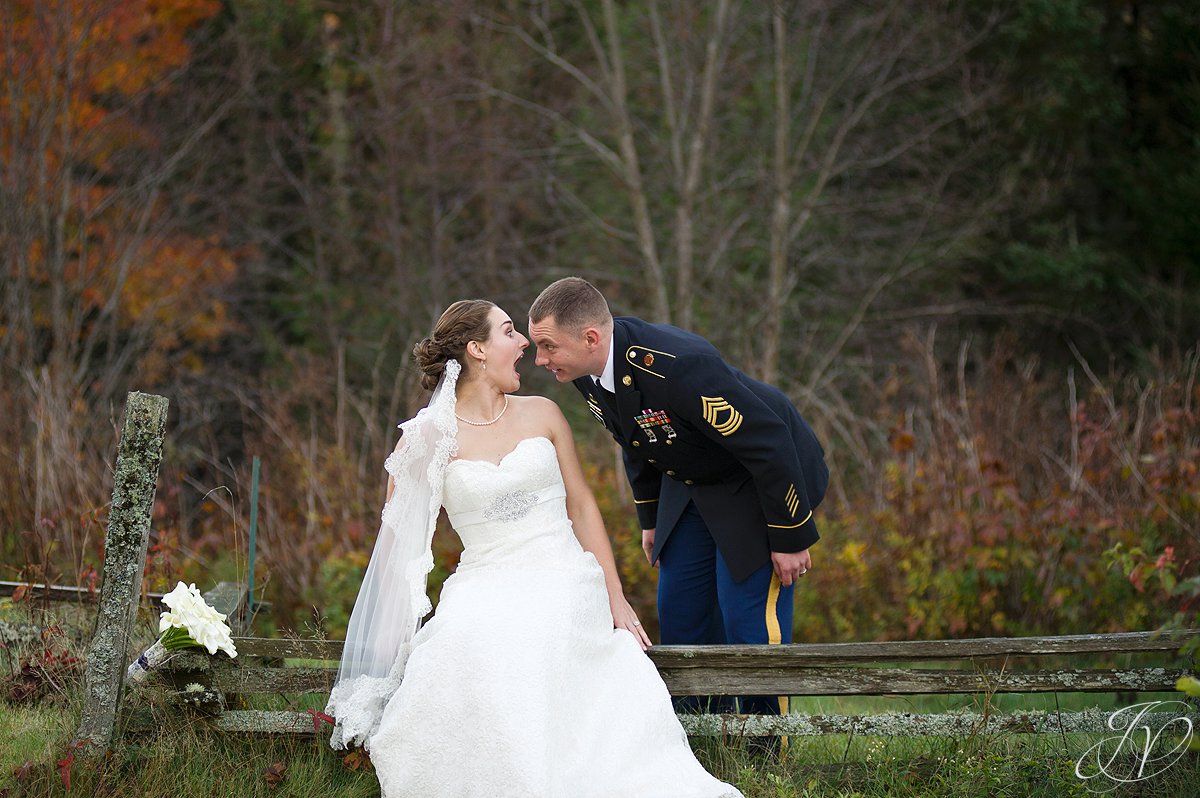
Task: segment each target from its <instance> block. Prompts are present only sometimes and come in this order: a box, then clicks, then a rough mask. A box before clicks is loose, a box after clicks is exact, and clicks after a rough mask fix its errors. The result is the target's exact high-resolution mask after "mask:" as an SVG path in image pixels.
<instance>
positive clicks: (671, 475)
mask: <svg viewBox="0 0 1200 798" xmlns="http://www.w3.org/2000/svg"><path fill="white" fill-rule="evenodd" d="M667 476H669V477H673V476H675V472H674V471H668V472H667Z"/></svg>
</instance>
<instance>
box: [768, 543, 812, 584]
mask: <svg viewBox="0 0 1200 798" xmlns="http://www.w3.org/2000/svg"><path fill="white" fill-rule="evenodd" d="M771 563H772V564H773V565H774V566H775V573H776V575H778V576H779V583H780V584H781V585H783V586H784V587H790V586H791V584H792V582H795V581H796V580H797V579H799V578H800V577H802V576H804V574H806V573H808V569H809V568H812V555H810V554H809V553H808V549H805V550H804V551H796V552H787V551H773V552H771Z"/></svg>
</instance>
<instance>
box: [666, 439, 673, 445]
mask: <svg viewBox="0 0 1200 798" xmlns="http://www.w3.org/2000/svg"><path fill="white" fill-rule="evenodd" d="M672 443H674V441H673V440H671V439H670V438H667V446H670V445H671V444H672Z"/></svg>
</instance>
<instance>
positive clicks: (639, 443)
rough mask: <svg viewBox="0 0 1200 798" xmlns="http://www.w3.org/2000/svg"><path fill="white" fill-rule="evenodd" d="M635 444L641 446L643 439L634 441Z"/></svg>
mask: <svg viewBox="0 0 1200 798" xmlns="http://www.w3.org/2000/svg"><path fill="white" fill-rule="evenodd" d="M633 445H634V446H641V445H642V442H641V441H634V442H633Z"/></svg>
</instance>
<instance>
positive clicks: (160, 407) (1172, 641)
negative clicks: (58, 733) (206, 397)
mask: <svg viewBox="0 0 1200 798" xmlns="http://www.w3.org/2000/svg"><path fill="white" fill-rule="evenodd" d="M165 412H166V400H164V399H161V397H146V396H145V395H142V394H131V395H130V401H129V405H128V407H127V410H126V422H125V427H124V430H123V432H122V436H121V447H120V452H119V454H118V458H117V466H116V486H115V488H114V491H113V510H112V514H111V516H110V522H109V529H108V536H107V538H106V549H105V563H104V582H103V585H102V588H101V595H100V608H99V617H98V620H97V624H96V631H95V634H94V637H93V641H92V647H91V651H90V653H89V656H88V664H87V665H88V670H87V676H88V692H87V701H86V704H85V708H84V713H83V717H82V719H81V721H80V727H79V728H80V731H79V733H78V734H77V738H78V739H79V740H81V741H85V742H86V743H87V748H86V750H89V751H92V752H95V751H99V750H103V749H104V748H105V747H107V746H108V744H109V742H110V741H111V739H112V734H113V727H114V720H115V716H116V712H117V710H118V708H119V705H120V699H121V688H122V678H123V675H124V672H125V668H126V666H127V664H128V663H129V661H130V660H131V659H132V658H133V657H132V656H130V654H131V653H132V654H133V655H136V653H137V652H129V651H128V647H129V640H130V637H131V632H132V624H133V620H134V613H135V610H136V606H137V600H138V591H139V586H140V584H141V574H142V569H143V567H144V565H145V557H146V545H147V541H148V530H149V521H150V514H149V508H150V505H151V502H152V499H153V494H154V483H155V478H156V474H157V469H158V461H159V458H160V455H161V447H162V436H163V424H164V419H165ZM206 598H207V599H208V600H209V602H210V603H211V604H213V605H214V606H216V607H217V609H218V610H220V611H221V612H224V613H227V614H228V615H229V616H230V619H231V621H232V626H233V629H234V633H235V635H237V634H238V633H240V632H244V626H243V624H242V619H243V617H244V612H243V611H244V609H245V606H246V599H247V590H246V589H245V588H244V587H243V586H240V585H236V584H229V583H223V584H222V585H219V586H218V587H217V588H216V589H215V590H213V591H210V592H209V593H207V594H206ZM1198 635H1200V630H1189V631H1185V632H1180V633H1177V634H1173V635H1158V634H1155V633H1151V632H1133V633H1125V634H1097V635H1071V636H1060V637H1036V638H985V639H977V640H933V641H920V642H882V643H832V644H797V645H781V646H766V645H762V646H656V647H654V648H652V649H651V650H650V652H649V655H650V658H651V659H652V660H653V662H654V664H655V665H656V666H657V667H658V670H659V672H660V673H661V674H662V677H663V680H664V681H665V682H666V685H667V688H668V689H669V690H670V692H671V693H672V694H674V695H790V696H876V695H891V696H901V695H918V694H922V695H937V694H971V695H975V696H978V697H982V698H983V699H984V700H982V701H977V702H976V703H977V705H978V706H980V710H979V711H962V712H948V713H937V714H914V713H907V712H902V713H887V714H875V715H806V714H788V715H785V716H782V717H767V716H758V717H749V716H738V715H685V716H682V718H681V720H682V721H683V723H684V727H685V728H686V729H687V730H688V732H689V733H692V734H704V735H724V734H744V735H764V734H789V735H816V734H861V735H883V736H887V735H952V736H960V735H966V734H971V733H995V732H1008V733H1036V732H1063V733H1065V732H1081V731H1104V730H1105V729H1106V723H1107V720H1108V717H1109V713H1108V712H1105V711H1103V710H1101V709H1098V708H1097V709H1092V710H1083V711H1075V712H1016V713H1010V714H996V713H994V712H992V711H991V710H990V708H989V707H990V697H991V696H992V695H994V694H997V693H1059V692H1069V693H1078V692H1097V693H1100V692H1102V693H1112V692H1121V693H1146V692H1162V691H1172V690H1174V689H1175V683H1176V681H1177V680H1178V679H1179V678H1180V677H1181V676H1184V675H1188V674H1190V673H1191V672H1192V671H1191V670H1190V668H1189V666H1190V665H1191V663H1186V662H1182V661H1181V659H1180V658H1179V657H1178V656H1177V654H1176V653H1175V652H1177V651H1178V650H1179V648H1180V647H1181V646H1182V645H1183V644H1184V643H1186V642H1187V641H1188V640H1192V639H1195V638H1196V637H1197V636H1198ZM235 644H236V646H237V649H238V652H239V656H238V657H237V658H236V659H230V658H228V657H226V656H225V655H224V654H217V655H215V656H209V655H207V654H205V653H202V652H195V653H193V652H186V653H179V654H177V655H175V656H173V657H171V658H170V659H169V660H168V662H167V663H166V664H164V665H163V666H162V667H160V668H159V670H158V671H157V676H158V678H159V679H160V680H162V681H163V682H165V683H166V685H167V686H168V687H169V688H171V689H173V690H174V695H175V697H176V698H177V700H178V701H179V703H180V704H181V706H187V707H191V708H193V709H196V710H198V711H199V712H201V713H203V714H205V715H207V716H208V717H209V718H210V719H211V721H212V722H213V724H215V726H216V727H217V728H219V729H223V730H226V731H230V732H259V733H280V732H282V733H296V734H302V733H308V734H312V733H315V731H316V730H315V729H314V722H313V719H314V715H313V714H312V713H311V712H308V711H294V710H278V711H267V710H262V709H254V708H247V703H246V700H245V699H246V697H247V696H253V695H261V694H272V695H282V696H286V697H288V698H289V700H291V699H292V698H293V697H295V696H303V695H306V694H315V695H317V696H319V697H320V699H319V700H318V701H317V702H315V703H321V704H323V702H324V697H325V696H327V695H328V691H329V689H330V687H331V686H332V683H333V679H334V676H335V674H336V672H337V662H338V660H339V659H340V657H341V650H342V644H341V643H340V642H337V641H314V640H277V639H264V638H255V637H235ZM1118 654H1138V655H1156V656H1157V659H1158V661H1157V662H1156V663H1155V664H1153V665H1145V664H1142V665H1139V666H1137V667H1127V668H1114V667H1107V668H1077V667H1059V666H1058V663H1061V662H1062V661H1064V660H1069V659H1071V658H1077V657H1081V656H1085V655H1087V656H1092V655H1106V656H1108V657H1110V658H1111V657H1112V656H1113V655H1118ZM1047 659H1049V660H1051V661H1052V662H1053V663H1054V666H1053V667H1049V666H1045V665H1039V664H1038V663H1039V660H1040V661H1042V662H1045V661H1046V660H1047ZM197 685H198V686H199V689H198V690H197V689H196V686H197ZM293 705H294V704H293ZM1165 720H1166V719H1164V722H1165ZM1195 720H1196V721H1200V716H1197V717H1196V718H1195Z"/></svg>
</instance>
